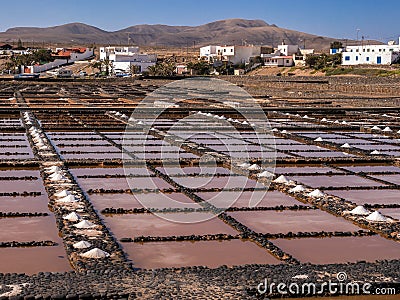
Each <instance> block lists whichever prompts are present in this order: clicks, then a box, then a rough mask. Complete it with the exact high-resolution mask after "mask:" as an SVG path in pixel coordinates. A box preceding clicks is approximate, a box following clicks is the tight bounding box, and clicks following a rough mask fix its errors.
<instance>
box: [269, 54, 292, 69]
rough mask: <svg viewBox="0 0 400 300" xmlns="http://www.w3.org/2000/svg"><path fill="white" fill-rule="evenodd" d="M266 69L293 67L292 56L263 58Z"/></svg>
mask: <svg viewBox="0 0 400 300" xmlns="http://www.w3.org/2000/svg"><path fill="white" fill-rule="evenodd" d="M264 65H265V66H267V67H292V66H293V65H294V62H293V55H292V56H271V57H265V58H264Z"/></svg>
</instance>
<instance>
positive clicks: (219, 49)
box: [200, 45, 261, 64]
mask: <svg viewBox="0 0 400 300" xmlns="http://www.w3.org/2000/svg"><path fill="white" fill-rule="evenodd" d="M260 54H261V46H216V45H209V46H205V47H201V48H200V59H203V60H207V61H208V62H213V61H228V62H231V63H233V64H240V63H244V64H247V63H249V62H250V58H251V57H255V56H259V55H260Z"/></svg>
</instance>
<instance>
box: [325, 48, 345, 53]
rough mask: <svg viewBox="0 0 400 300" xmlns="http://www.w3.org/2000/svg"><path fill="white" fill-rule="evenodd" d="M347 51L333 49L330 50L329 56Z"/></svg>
mask: <svg viewBox="0 0 400 300" xmlns="http://www.w3.org/2000/svg"><path fill="white" fill-rule="evenodd" d="M345 51H346V48H331V49H329V54H337V53H343V52H345Z"/></svg>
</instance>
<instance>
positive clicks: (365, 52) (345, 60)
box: [342, 38, 400, 66]
mask: <svg viewBox="0 0 400 300" xmlns="http://www.w3.org/2000/svg"><path fill="white" fill-rule="evenodd" d="M399 42H400V38H399ZM398 59H400V45H396V44H395V42H394V41H391V42H389V43H388V44H387V45H358V46H347V47H346V50H345V51H344V52H342V65H345V66H352V65H364V64H369V65H390V64H392V63H394V62H396V61H397V60H398Z"/></svg>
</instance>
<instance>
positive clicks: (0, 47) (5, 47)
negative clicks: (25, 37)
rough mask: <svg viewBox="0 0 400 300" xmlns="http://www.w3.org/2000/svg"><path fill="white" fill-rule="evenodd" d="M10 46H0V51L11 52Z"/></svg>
mask: <svg viewBox="0 0 400 300" xmlns="http://www.w3.org/2000/svg"><path fill="white" fill-rule="evenodd" d="M11 49H12V46H11V45H10V44H1V45H0V50H1V51H4V50H11Z"/></svg>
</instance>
